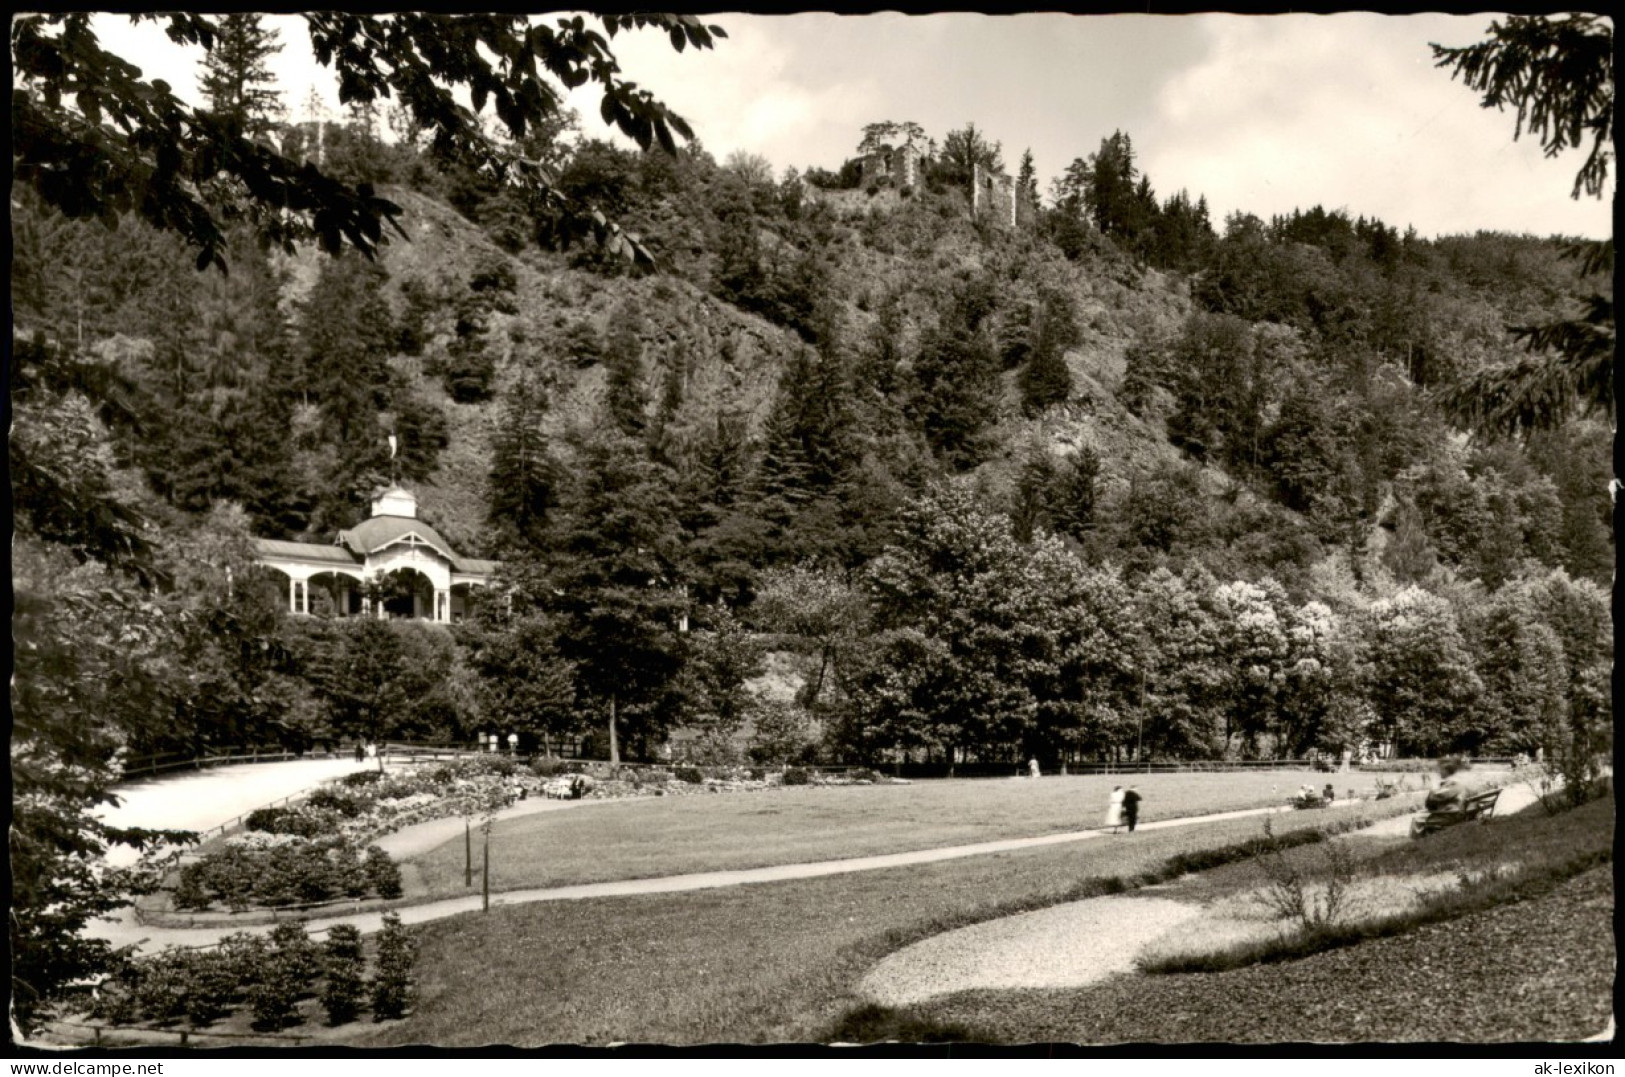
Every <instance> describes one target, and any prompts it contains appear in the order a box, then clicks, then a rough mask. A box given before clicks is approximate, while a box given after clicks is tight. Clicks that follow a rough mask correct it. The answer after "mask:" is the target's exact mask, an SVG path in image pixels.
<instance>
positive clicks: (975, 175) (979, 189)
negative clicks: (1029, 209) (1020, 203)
mask: <svg viewBox="0 0 1625 1077" xmlns="http://www.w3.org/2000/svg"><path fill="white" fill-rule="evenodd" d="M970 211H971V216H973V217H982V216H985V217H987V219H988V220H990V221H992V222H993V223H994V224H997V225H1000V226H1001V227H1004V228H1014V227H1015V226H1016V181H1015V180H1013V179H1011V178H1010V177H1009V175H1007V174H1006V173H1003V172H997V173H995V172H989V171H988V170H987V169H985V168H983V167H982V166H981V165H979V164H978V165H972V166H971V183H970Z"/></svg>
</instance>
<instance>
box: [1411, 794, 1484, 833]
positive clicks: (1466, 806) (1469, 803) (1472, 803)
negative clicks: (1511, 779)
mask: <svg viewBox="0 0 1625 1077" xmlns="http://www.w3.org/2000/svg"><path fill="white" fill-rule="evenodd" d="M1500 798H1501V790H1499V789H1487V790H1485V791H1484V792H1482V793H1474V794H1473V795H1472V796H1470V797H1468V798H1466V799H1465V800H1463V801H1462V802H1461V811H1449V812H1428V813H1427V814H1426V815H1419V816H1417V817H1416V818H1415V819H1412V820H1411V837H1413V838H1420V837H1421V836H1423V835H1424V834H1431V833H1433V832H1434V831H1435V830H1443V829H1445V828H1446V827H1452V826H1455V825H1457V824H1458V823H1470V822H1472V821H1473V820H1475V819H1476V820H1478V821H1479V822H1481V823H1487V822H1489V821H1490V820H1491V819H1492V818H1494V817H1495V802H1496V801H1497V800H1499V799H1500Z"/></svg>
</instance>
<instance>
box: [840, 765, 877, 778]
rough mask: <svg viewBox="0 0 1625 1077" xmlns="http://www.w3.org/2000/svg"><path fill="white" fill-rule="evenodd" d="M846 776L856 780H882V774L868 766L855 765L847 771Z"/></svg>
mask: <svg viewBox="0 0 1625 1077" xmlns="http://www.w3.org/2000/svg"><path fill="white" fill-rule="evenodd" d="M846 776H847V777H848V778H850V779H852V780H853V781H855V782H878V781H880V780H881V779H880V775H879V774H877V773H875V772H874V771H872V770H870V769H869V768H868V767H853V768H852V769H851V770H849V771H847V772H846Z"/></svg>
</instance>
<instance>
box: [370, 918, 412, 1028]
mask: <svg viewBox="0 0 1625 1077" xmlns="http://www.w3.org/2000/svg"><path fill="white" fill-rule="evenodd" d="M416 960H417V942H416V941H415V940H414V939H413V938H412V936H411V935H410V934H408V932H407V930H406V929H405V928H404V927H402V926H401V918H400V917H399V916H397V915H396V914H395V913H387V914H385V916H384V928H383V930H382V931H380V932H379V933H378V971H377V974H376V975H375V976H374V977H373V980H372V1016H373V1020H375V1021H384V1020H388V1019H390V1018H398V1017H404V1016H405V1015H406V1010H407V1007H408V1006H409V1005H410V1003H411V990H412V965H413V963H414V962H415V961H416Z"/></svg>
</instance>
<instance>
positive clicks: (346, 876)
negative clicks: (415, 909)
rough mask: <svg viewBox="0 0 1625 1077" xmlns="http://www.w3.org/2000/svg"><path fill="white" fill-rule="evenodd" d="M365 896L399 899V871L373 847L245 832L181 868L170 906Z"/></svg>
mask: <svg viewBox="0 0 1625 1077" xmlns="http://www.w3.org/2000/svg"><path fill="white" fill-rule="evenodd" d="M369 895H376V896H378V897H381V898H397V897H400V896H401V871H400V868H398V867H397V866H396V865H395V863H394V861H392V860H390V859H389V854H387V853H385V852H384V851H383V850H382V849H380V848H378V847H377V846H376V845H369V846H366V847H365V848H363V847H361V846H358V845H357V844H355V843H354V842H352V841H350V840H348V839H347V838H344V837H342V836H334V837H325V838H305V837H301V836H299V835H294V834H265V833H261V832H250V833H248V834H245V835H241V836H239V837H238V838H234V839H231V840H228V841H227V842H226V843H225V844H224V845H223V846H222V847H221V848H219V849H217V850H215V851H214V852H211V853H208V854H206V855H205V856H204V857H203V858H202V859H200V860H198V861H197V862H195V863H192V864H188V865H186V866H185V867H184V868H182V869H181V873H180V882H179V884H178V885H177V886H176V888H175V894H174V903H175V906H176V907H177V908H181V909H207V908H209V907H210V906H212V905H217V904H218V905H225V906H226V907H228V908H230V909H231V910H232V911H234V912H241V911H243V910H245V909H248V908H251V907H255V906H259V907H265V908H278V907H283V906H288V905H313V904H319V903H321V902H324V901H333V900H336V899H339V898H358V899H359V898H364V897H367V896H369Z"/></svg>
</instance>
